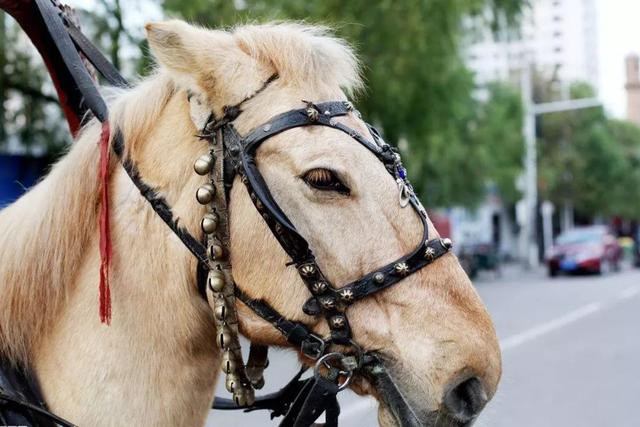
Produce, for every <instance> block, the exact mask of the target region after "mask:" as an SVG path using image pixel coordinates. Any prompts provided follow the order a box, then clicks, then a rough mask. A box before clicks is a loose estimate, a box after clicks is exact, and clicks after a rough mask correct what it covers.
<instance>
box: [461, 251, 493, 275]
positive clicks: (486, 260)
mask: <svg viewBox="0 0 640 427" xmlns="http://www.w3.org/2000/svg"><path fill="white" fill-rule="evenodd" d="M458 259H459V261H460V265H462V268H463V269H464V271H465V272H466V273H467V275H468V276H469V278H471V279H474V278H475V277H476V276H477V275H478V272H479V271H480V270H491V271H493V272H494V273H496V274H499V273H500V257H499V256H498V251H497V249H496V248H495V247H494V245H491V244H487V243H476V244H467V245H463V246H462V247H461V248H460V252H459V254H458Z"/></svg>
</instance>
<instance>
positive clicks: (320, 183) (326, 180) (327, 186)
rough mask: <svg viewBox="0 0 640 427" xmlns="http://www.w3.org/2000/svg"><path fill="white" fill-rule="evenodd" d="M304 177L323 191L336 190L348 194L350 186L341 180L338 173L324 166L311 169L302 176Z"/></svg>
mask: <svg viewBox="0 0 640 427" xmlns="http://www.w3.org/2000/svg"><path fill="white" fill-rule="evenodd" d="M302 179H303V180H304V181H305V182H306V183H307V184H308V185H309V186H311V187H313V188H315V189H317V190H323V191H336V192H338V193H340V194H345V195H348V194H349V193H350V190H349V188H348V187H347V186H346V185H344V184H343V183H342V181H340V179H339V178H338V177H337V176H336V174H335V173H334V172H333V171H331V170H329V169H324V168H316V169H311V170H310V171H308V172H307V173H305V174H304V175H303V176H302Z"/></svg>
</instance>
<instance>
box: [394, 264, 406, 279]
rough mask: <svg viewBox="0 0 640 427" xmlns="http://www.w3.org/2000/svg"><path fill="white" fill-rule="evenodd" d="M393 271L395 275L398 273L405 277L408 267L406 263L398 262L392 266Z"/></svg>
mask: <svg viewBox="0 0 640 427" xmlns="http://www.w3.org/2000/svg"><path fill="white" fill-rule="evenodd" d="M393 269H394V270H395V272H396V273H398V274H399V275H401V276H406V275H407V274H409V266H408V265H407V263H406V262H399V263H397V264H396V265H394V266H393Z"/></svg>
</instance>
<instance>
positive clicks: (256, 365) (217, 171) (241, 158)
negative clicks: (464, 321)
mask: <svg viewBox="0 0 640 427" xmlns="http://www.w3.org/2000/svg"><path fill="white" fill-rule="evenodd" d="M50 1H51V0H36V2H37V4H38V6H39V7H40V8H41V11H42V13H43V16H44V17H45V22H46V23H47V27H48V29H49V31H50V32H51V34H52V35H54V34H55V35H57V36H60V34H61V33H60V28H61V26H62V28H63V29H65V30H64V33H63V34H62V35H61V36H60V37H58V41H59V42H60V43H62V44H63V45H64V46H66V50H65V49H60V52H61V54H62V55H63V56H64V55H65V54H66V53H67V52H69V48H70V46H69V43H72V45H71V48H73V54H75V56H74V55H72V54H69V55H71V57H70V58H66V59H65V61H67V60H68V61H70V62H71V63H73V62H74V61H77V59H76V57H77V58H78V59H79V56H78V54H77V51H76V50H79V51H81V52H82V53H83V54H84V55H85V56H86V57H87V58H88V59H89V61H91V63H92V64H93V65H94V66H95V67H96V69H97V70H98V71H100V72H101V74H102V75H103V76H104V77H105V78H106V79H107V80H108V81H109V82H110V83H111V84H114V85H119V86H121V85H123V84H125V80H124V79H123V78H122V77H121V76H120V75H119V73H118V72H117V70H115V68H113V66H112V65H111V64H110V63H109V62H108V61H107V60H106V59H105V58H104V57H103V56H102V55H101V54H100V53H99V52H98V51H97V50H96V49H95V47H93V46H92V45H91V44H90V43H89V42H88V41H87V40H86V39H85V38H84V36H81V33H80V32H79V30H78V29H77V28H76V27H75V26H74V25H73V24H72V23H71V22H70V21H69V20H68V19H65V16H64V14H63V13H60V11H59V10H57V9H56V7H57V3H50ZM52 5H53V6H52ZM51 22H53V23H51ZM67 32H68V34H67ZM72 40H73V41H72ZM75 64H76V67H74V68H73V70H72V71H73V72H74V73H79V74H81V75H84V74H85V73H87V70H86V68H85V67H78V66H77V65H78V63H77V62H75ZM114 76H115V77H114ZM277 79H278V76H277V75H273V76H271V77H270V78H269V79H267V80H266V81H265V82H264V84H263V85H262V86H261V88H259V89H258V90H257V91H256V92H254V93H253V94H252V95H250V96H248V97H247V98H245V99H244V100H243V101H241V102H240V103H238V104H236V105H230V106H225V107H224V108H223V114H222V115H221V116H220V117H216V116H215V115H214V114H213V113H211V112H210V111H209V110H208V107H207V106H205V105H204V104H203V103H202V102H201V101H200V100H199V99H198V97H197V95H190V96H189V102H190V105H191V108H192V118H193V119H194V122H204V123H203V126H202V129H201V132H200V134H199V135H198V136H199V137H200V138H201V139H203V140H206V141H207V142H208V146H209V150H208V152H206V153H203V155H202V156H201V157H200V158H198V159H197V160H196V162H195V165H194V170H195V172H196V173H197V174H199V175H202V176H203V177H206V182H204V183H203V185H202V186H201V187H200V188H198V189H197V190H196V199H197V201H198V202H199V203H200V204H202V205H204V206H206V210H207V212H206V214H205V215H204V217H203V218H202V221H201V228H202V234H203V236H204V238H203V239H200V238H198V237H196V236H194V235H193V234H191V233H190V232H189V231H188V230H187V229H185V228H184V227H182V226H181V225H180V224H179V222H178V221H177V219H176V218H174V216H173V213H172V210H171V206H170V205H169V204H168V203H167V202H166V200H165V199H164V198H163V197H162V195H160V194H158V193H156V192H155V191H154V189H153V187H152V186H150V185H149V184H147V183H146V182H145V181H144V179H143V178H142V176H141V174H140V172H139V171H138V169H137V167H136V165H135V164H134V163H133V162H132V161H131V159H129V158H127V157H125V156H124V152H125V150H124V149H125V141H124V139H123V136H122V133H121V132H119V131H118V130H116V131H115V133H114V135H113V138H112V148H113V151H114V152H115V153H116V155H117V156H118V157H119V159H120V161H121V163H122V166H123V168H124V169H125V171H126V173H127V174H128V175H129V176H130V177H131V179H132V181H133V183H134V184H135V185H136V187H137V188H138V189H139V190H140V193H141V194H142V196H143V197H144V198H145V199H146V200H147V201H148V202H149V204H150V206H151V207H152V208H153V210H154V211H155V212H156V213H157V214H158V216H159V217H160V218H161V219H162V220H163V221H164V222H165V223H166V224H167V225H168V226H169V227H170V228H171V230H172V231H173V233H175V234H176V236H177V237H178V238H179V239H180V240H181V241H182V242H183V243H184V245H185V246H186V247H187V248H188V249H189V251H191V253H192V254H193V255H194V256H195V257H196V258H197V260H198V265H199V266H198V272H197V276H198V288H199V291H200V293H201V294H202V296H203V298H205V299H206V300H207V302H208V303H209V305H210V306H211V308H212V310H213V314H214V319H215V324H216V328H217V339H216V342H217V345H218V347H219V348H220V349H221V351H222V354H223V357H222V371H223V372H224V373H225V374H226V380H225V384H226V388H227V390H228V391H229V392H230V393H232V396H233V399H223V398H218V397H216V398H215V399H214V404H213V408H216V409H244V410H245V411H253V410H258V409H266V410H269V411H270V412H271V417H272V418H273V417H279V416H284V418H283V420H282V422H281V424H280V426H282V427H290V426H291V427H307V426H310V425H312V424H313V423H314V422H315V421H316V420H317V419H318V417H319V416H320V415H321V414H322V413H325V418H326V426H327V427H333V426H337V424H338V415H339V413H340V408H339V405H338V402H337V394H338V393H339V392H340V391H341V390H343V389H345V388H346V387H347V386H348V384H349V382H350V381H351V379H352V378H353V376H354V375H362V376H364V377H366V378H368V379H369V380H370V381H371V383H372V384H373V385H374V386H375V387H377V388H378V389H379V390H384V393H385V394H386V395H387V396H389V399H391V400H392V401H393V402H394V405H395V408H394V409H395V410H396V411H397V412H400V413H401V415H402V416H401V417H400V418H402V419H403V421H402V422H403V425H406V426H420V425H421V423H420V421H419V419H418V417H417V416H416V415H415V414H413V412H412V410H411V406H410V405H409V404H408V403H407V401H406V400H405V399H404V397H403V396H402V393H401V392H400V390H399V389H398V388H397V387H396V386H395V383H394V382H393V380H392V379H391V377H390V376H389V374H388V373H387V371H386V369H385V367H384V364H383V363H382V357H381V356H380V355H379V354H378V353H376V352H375V351H369V350H367V349H363V348H362V347H361V346H360V345H359V344H358V343H357V342H355V341H354V339H353V334H352V330H351V326H350V324H349V320H348V316H347V312H348V308H349V307H350V306H351V305H353V304H355V303H356V302H358V301H360V300H362V299H363V298H365V297H368V296H370V295H372V294H375V293H377V292H380V291H382V290H384V289H387V288H389V287H391V286H393V285H395V284H398V283H399V282H400V281H401V280H402V279H404V278H406V277H407V276H409V275H411V274H413V273H415V272H417V271H419V270H420V269H422V268H424V267H426V266H427V265H429V264H431V263H432V262H434V261H435V260H436V259H438V258H439V257H441V256H442V255H444V254H446V253H447V252H448V251H449V250H450V248H451V241H450V240H449V239H440V238H436V239H429V227H428V217H427V213H426V211H425V209H424V208H423V206H422V205H421V203H420V201H419V200H418V198H417V197H416V195H415V193H414V191H413V188H412V186H411V184H410V183H409V181H408V179H407V174H406V170H405V168H404V167H403V165H402V163H401V159H400V155H399V153H398V152H397V151H396V150H395V149H394V148H392V147H391V146H390V145H389V144H387V143H386V142H385V141H384V140H383V139H382V137H381V136H380V134H379V133H378V132H377V131H376V130H375V129H374V128H373V127H372V126H370V125H368V124H367V125H366V127H367V129H368V135H363V134H361V133H359V132H358V131H356V130H354V129H352V128H350V127H348V126H346V125H345V124H344V123H343V122H342V121H341V120H340V119H341V118H345V117H347V116H355V117H356V118H357V119H358V120H360V114H359V113H358V112H357V110H355V109H354V107H353V105H352V104H351V103H350V102H348V101H345V100H338V101H331V102H321V103H314V102H308V101H303V103H302V105H303V106H302V108H299V109H294V110H291V111H288V112H285V113H283V114H280V115H278V116H276V117H273V118H272V119H271V120H269V121H268V122H266V123H264V124H262V125H260V126H258V127H256V128H255V129H253V130H252V131H250V132H249V133H247V134H246V135H240V134H239V133H238V131H237V130H236V128H235V126H234V122H235V120H236V119H237V118H238V117H239V116H240V115H241V114H242V111H243V106H244V104H245V103H247V102H249V101H250V100H251V99H253V98H254V97H256V96H261V95H262V96H266V94H263V92H264V91H265V90H266V89H267V88H268V87H269V86H270V85H271V84H272V83H273V82H275V81H276V80H277ZM78 89H79V90H80V91H81V92H82V93H83V94H85V91H86V92H87V93H86V97H87V99H93V100H94V102H93V104H92V105H89V106H88V107H89V109H90V110H91V111H92V112H93V114H94V116H95V117H97V118H98V119H99V120H100V121H104V120H103V118H104V119H105V120H106V117H107V110H106V106H104V102H103V101H102V100H101V98H99V95H98V98H96V94H97V91H96V89H95V86H94V85H93V84H92V85H91V86H86V85H84V86H78ZM94 110H95V111H94ZM202 117H204V120H202ZM309 126H324V127H327V128H332V129H335V130H337V131H340V132H343V133H345V134H347V135H349V136H350V137H351V138H352V139H353V140H354V141H355V142H354V143H357V144H360V145H362V146H363V147H365V148H366V149H368V150H369V151H370V152H371V153H373V154H374V155H375V156H376V157H377V158H378V160H379V161H380V162H382V164H383V165H384V167H385V169H386V170H387V172H388V173H389V174H390V175H391V177H392V179H394V180H395V182H396V184H397V187H398V193H399V203H400V205H401V206H402V207H406V206H409V205H410V206H411V207H412V208H413V209H414V210H415V211H416V212H417V214H418V216H419V218H420V220H421V223H422V226H423V233H422V238H421V241H420V244H419V245H418V246H417V247H416V248H415V249H414V250H413V251H411V252H410V253H408V254H406V255H404V256H402V257H401V258H399V259H397V260H395V261H394V262H392V263H390V264H387V265H385V266H381V267H379V268H376V269H375V270H373V271H371V272H369V273H367V274H365V275H364V276H362V277H361V278H359V279H358V280H355V281H353V282H351V283H347V284H344V285H336V284H333V283H331V282H330V280H329V279H328V278H327V277H326V275H325V274H324V273H323V272H322V270H321V269H320V267H319V265H318V263H317V260H316V257H315V255H314V253H313V251H312V249H311V248H310V245H309V243H308V242H307V240H306V239H305V238H304V236H302V235H301V234H300V233H299V232H298V231H297V229H296V227H295V225H294V224H293V223H292V222H291V221H290V220H289V218H288V217H287V215H286V213H285V212H284V211H283V210H282V209H281V208H280V206H279V205H278V203H277V202H276V200H275V199H274V198H273V196H272V194H271V192H270V190H269V187H268V185H267V184H266V182H265V180H264V178H263V176H262V175H261V173H260V171H259V169H258V167H257V164H256V155H257V153H258V150H259V148H260V146H261V145H262V144H263V143H264V142H265V141H267V140H269V139H270V138H272V137H274V136H276V135H278V134H280V133H282V132H286V131H288V130H290V129H294V128H300V127H309ZM237 177H239V178H240V181H241V182H242V183H243V184H244V186H245V187H246V189H247V191H248V193H249V195H250V197H251V200H252V202H253V205H254V206H255V208H256V210H257V211H258V212H259V213H260V215H261V217H262V218H263V220H264V221H265V223H266V224H267V226H268V227H269V229H270V230H271V232H272V233H273V235H274V237H275V238H276V240H277V241H278V242H279V244H280V246H281V247H282V249H283V250H284V251H285V252H286V253H287V255H288V256H289V258H290V259H291V261H290V263H288V264H287V265H288V266H292V267H294V268H296V269H297V271H298V274H299V277H300V278H301V280H302V282H303V283H304V284H305V286H306V287H307V289H308V290H309V292H310V294H311V296H310V298H309V299H308V300H307V301H306V303H305V304H304V306H303V308H302V309H303V311H304V313H305V314H307V315H309V316H322V317H324V318H325V320H326V321H327V323H328V326H329V331H330V334H329V336H327V337H321V336H319V335H317V334H316V333H314V332H313V331H312V330H310V328H309V327H307V326H306V325H305V324H303V323H301V322H296V321H293V320H290V319H287V318H286V317H284V316H283V315H281V314H280V313H278V311H277V310H276V309H275V308H273V307H271V306H270V305H269V304H267V303H266V302H265V301H262V300H256V299H252V298H250V297H249V296H248V295H247V294H245V293H244V292H243V291H242V290H241V289H240V288H239V287H238V286H236V284H235V282H234V281H233V275H232V269H231V264H230V262H229V259H228V254H229V239H230V236H229V224H228V220H229V216H228V212H227V204H228V201H229V200H228V198H229V191H230V189H231V187H232V186H233V183H234V181H235V179H236V178H237ZM236 299H239V300H240V301H241V302H242V303H243V304H245V305H246V306H247V307H249V308H250V309H251V310H253V311H254V312H255V313H256V314H257V315H258V316H259V317H261V318H262V319H264V320H266V321H267V322H269V323H270V324H271V325H273V327H275V328H276V329H277V330H278V331H280V332H281V333H282V335H283V336H284V337H285V338H286V340H287V341H288V342H289V343H290V344H291V346H292V347H293V348H295V349H297V350H298V351H299V352H300V353H301V354H302V355H303V356H304V358H305V359H306V361H307V364H309V365H312V366H313V367H314V368H313V373H312V375H310V376H308V377H305V378H303V375H304V373H305V370H306V368H302V369H301V370H300V372H299V373H298V374H297V375H296V376H295V377H294V378H293V379H292V380H291V381H290V382H289V383H288V384H287V385H286V386H285V387H284V388H282V389H281V390H280V391H278V392H276V393H272V394H270V395H266V396H263V397H260V398H257V399H256V398H255V395H254V390H256V389H260V388H262V386H263V385H264V379H263V376H262V374H263V371H264V369H265V368H266V366H267V364H268V360H267V347H265V346H261V345H253V344H252V346H251V350H250V354H249V359H248V361H247V363H246V364H245V363H244V362H243V359H242V354H241V351H240V343H239V340H238V336H239V331H238V315H237V312H236V301H235V300H236ZM0 374H4V376H5V377H8V376H11V377H12V378H13V381H12V382H9V381H4V382H3V381H1V380H2V378H3V376H2V375H0V422H2V421H3V420H5V419H4V418H2V417H3V416H5V415H6V414H9V416H13V417H14V418H6V419H7V420H9V421H13V420H18V421H20V422H17V423H15V424H20V425H34V426H36V425H37V426H40V425H53V424H47V422H56V423H58V424H60V425H63V426H71V425H72V424H71V423H69V422H66V421H64V420H61V419H60V418H58V417H56V416H55V415H54V414H52V413H51V412H49V411H48V410H47V409H46V406H45V404H44V401H43V400H42V399H41V398H39V393H38V392H37V383H36V382H35V378H34V376H33V374H31V373H29V372H28V370H26V369H25V368H24V367H23V368H22V369H20V368H15V367H7V366H2V367H1V368H0ZM15 378H19V379H18V380H16V379H15ZM20 378H21V379H20ZM11 384H18V385H17V386H16V385H13V386H12V385H11ZM3 405H7V407H8V408H9V410H6V409H5V408H3ZM15 417H22V418H15ZM5 423H6V424H8V423H7V422H5Z"/></svg>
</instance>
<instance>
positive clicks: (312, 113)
mask: <svg viewBox="0 0 640 427" xmlns="http://www.w3.org/2000/svg"><path fill="white" fill-rule="evenodd" d="M319 116H320V113H319V112H318V110H316V109H315V108H313V107H309V108H307V117H308V118H309V120H311V121H312V122H315V121H318V117H319Z"/></svg>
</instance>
